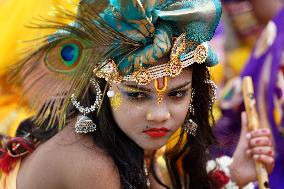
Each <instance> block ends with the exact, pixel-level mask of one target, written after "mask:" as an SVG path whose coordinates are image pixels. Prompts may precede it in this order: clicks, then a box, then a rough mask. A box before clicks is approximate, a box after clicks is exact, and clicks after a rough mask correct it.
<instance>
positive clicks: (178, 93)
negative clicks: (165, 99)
mask: <svg viewBox="0 0 284 189" xmlns="http://www.w3.org/2000/svg"><path fill="white" fill-rule="evenodd" d="M187 95H188V91H187V90H186V91H172V92H170V94H169V96H170V97H172V98H178V99H180V98H184V97H185V96H187Z"/></svg>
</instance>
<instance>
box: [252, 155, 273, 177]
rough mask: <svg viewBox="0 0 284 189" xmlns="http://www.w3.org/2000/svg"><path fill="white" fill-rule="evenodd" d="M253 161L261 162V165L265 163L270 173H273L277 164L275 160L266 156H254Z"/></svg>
mask: <svg viewBox="0 0 284 189" xmlns="http://www.w3.org/2000/svg"><path fill="white" fill-rule="evenodd" d="M253 159H255V160H257V161H259V162H260V163H263V164H264V165H265V167H266V169H267V171H268V172H270V173H271V171H272V170H273V167H274V164H275V160H274V158H272V157H270V156H266V155H254V156H253Z"/></svg>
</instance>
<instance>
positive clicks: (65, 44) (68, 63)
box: [44, 39, 84, 74]
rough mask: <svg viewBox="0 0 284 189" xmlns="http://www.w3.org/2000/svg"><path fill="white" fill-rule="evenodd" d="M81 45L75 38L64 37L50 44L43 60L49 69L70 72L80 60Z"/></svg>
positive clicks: (64, 72) (82, 45)
mask: <svg viewBox="0 0 284 189" xmlns="http://www.w3.org/2000/svg"><path fill="white" fill-rule="evenodd" d="M83 47H84V43H83V42H81V41H79V40H77V39H65V40H63V41H60V42H59V43H56V44H54V45H51V46H50V48H49V49H48V50H47V52H46V55H45V61H44V62H45V64H46V66H47V67H48V68H49V69H50V70H51V71H54V72H57V73H63V74H70V73H72V72H73V71H74V70H75V69H76V68H77V67H78V65H79V64H80V62H81V58H82V52H83Z"/></svg>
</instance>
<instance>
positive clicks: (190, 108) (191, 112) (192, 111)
mask: <svg viewBox="0 0 284 189" xmlns="http://www.w3.org/2000/svg"><path fill="white" fill-rule="evenodd" d="M194 95H195V90H194V89H193V88H192V89H191V96H190V101H189V102H190V103H189V113H190V114H191V115H194V107H193V97H194Z"/></svg>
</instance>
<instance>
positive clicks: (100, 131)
mask: <svg viewBox="0 0 284 189" xmlns="http://www.w3.org/2000/svg"><path fill="white" fill-rule="evenodd" d="M192 69H193V74H192V88H193V89H194V90H195V95H194V96H193V107H194V109H195V113H194V115H188V116H190V118H191V119H193V120H194V121H195V122H196V123H197V124H198V126H199V127H198V130H197V135H196V136H192V135H189V134H187V140H186V143H185V144H183V142H182V136H183V135H184V133H185V131H184V130H183V129H182V132H181V134H180V138H179V140H178V142H177V144H176V146H175V147H174V148H172V150H170V151H168V152H166V154H165V159H166V163H167V168H168V170H169V174H170V178H171V182H172V187H173V188H182V186H185V188H191V189H197V188H198V189H203V188H206V189H214V188H217V187H216V186H215V185H214V181H212V180H211V179H210V178H209V177H208V174H207V172H206V162H207V161H208V154H207V148H208V146H209V145H210V144H212V143H214V141H215V138H214V136H213V134H212V131H211V126H210V124H209V119H212V120H213V116H212V111H211V108H209V107H210V104H209V102H210V95H209V93H210V91H209V90H210V87H209V85H208V84H207V83H206V80H208V79H210V75H209V72H208V70H207V68H206V66H205V65H199V64H194V65H193V66H192ZM99 84H100V86H101V88H102V90H103V89H104V88H105V87H106V85H107V83H106V81H105V80H103V79H102V80H99ZM94 91H95V90H93V89H92V87H89V88H88V91H87V92H86V94H85V95H84V97H83V102H85V105H90V104H92V103H93V102H94V101H95V95H94ZM77 114H78V112H77V110H75V109H74V108H70V109H69V111H68V117H67V119H71V118H74V116H76V115H77ZM91 118H92V119H93V121H94V122H95V123H96V125H97V126H98V128H97V130H96V132H94V133H93V134H92V135H93V141H94V143H95V144H96V145H97V146H98V147H100V148H101V149H103V150H104V151H105V152H106V153H107V154H108V155H109V156H110V157H111V158H112V159H113V161H114V163H115V165H116V166H117V168H118V171H119V174H120V179H121V185H122V188H139V189H144V188H145V189H146V188H147V184H146V183H147V178H146V175H145V172H144V151H143V149H142V148H141V147H139V146H138V145H137V144H136V143H135V142H133V141H132V140H131V139H130V138H129V137H128V136H127V135H125V133H123V132H122V131H121V129H120V128H119V127H118V125H117V124H116V122H115V120H114V118H113V116H112V111H111V106H110V103H109V100H108V98H104V100H103V102H102V105H101V109H100V111H99V114H98V116H96V115H93V116H92V117H91ZM47 122H48V120H47ZM46 125H47V124H46ZM56 125H57V124H55V126H54V127H51V128H49V129H48V130H46V128H44V126H43V127H41V128H37V127H36V125H35V124H34V122H33V121H32V120H31V119H28V120H26V121H24V122H22V124H21V125H20V127H19V129H18V131H17V135H18V136H19V135H22V134H21V133H23V131H24V130H25V132H24V133H26V132H27V130H29V131H30V132H31V134H32V136H34V137H36V138H37V139H38V140H40V141H44V140H48V139H49V138H51V137H52V136H53V135H55V134H56V133H57V132H58V129H57V127H56ZM35 128H37V129H35ZM151 162H152V163H151V172H152V174H153V175H154V177H155V178H156V180H157V181H158V183H160V184H161V185H163V186H165V188H170V187H168V186H166V185H165V184H163V183H162V182H161V181H160V180H159V179H158V177H157V175H156V173H155V171H154V163H155V160H154V159H153V158H152V161H151ZM179 165H181V168H182V170H183V173H180V172H179V171H178V170H180V169H178V168H177V167H178V166H179ZM181 175H183V176H181Z"/></svg>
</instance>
